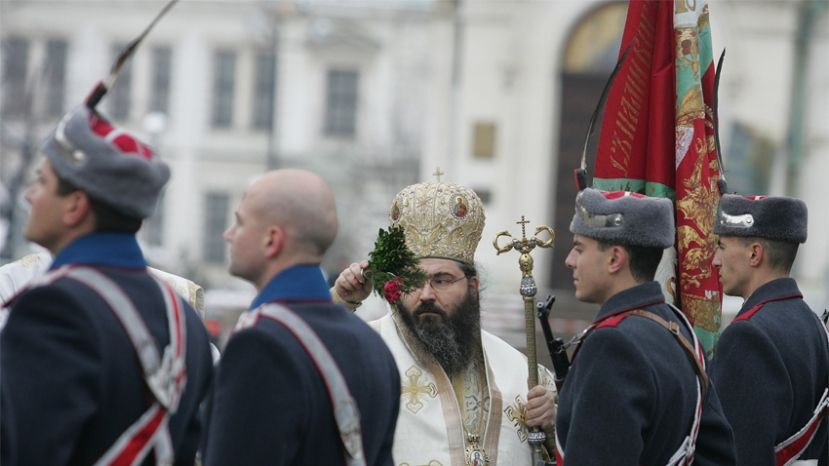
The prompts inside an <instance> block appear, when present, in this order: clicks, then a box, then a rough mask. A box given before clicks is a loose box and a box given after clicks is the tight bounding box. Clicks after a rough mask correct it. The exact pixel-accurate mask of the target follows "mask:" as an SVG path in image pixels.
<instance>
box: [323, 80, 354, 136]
mask: <svg viewBox="0 0 829 466" xmlns="http://www.w3.org/2000/svg"><path fill="white" fill-rule="evenodd" d="M359 81H360V74H359V73H358V72H357V70H346V69H332V70H328V83H327V99H326V108H325V134H326V135H327V136H336V137H348V138H351V137H354V131H355V127H356V119H357V88H358V84H359Z"/></svg>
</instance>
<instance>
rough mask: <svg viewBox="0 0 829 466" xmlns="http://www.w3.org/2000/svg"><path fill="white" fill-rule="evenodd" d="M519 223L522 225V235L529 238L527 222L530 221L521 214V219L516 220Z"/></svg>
mask: <svg viewBox="0 0 829 466" xmlns="http://www.w3.org/2000/svg"><path fill="white" fill-rule="evenodd" d="M515 223H516V224H517V225H521V237H522V238H524V239H527V224H528V223H530V221H529V220H527V219H525V218H524V216H523V215H522V216H521V221H519V222H515Z"/></svg>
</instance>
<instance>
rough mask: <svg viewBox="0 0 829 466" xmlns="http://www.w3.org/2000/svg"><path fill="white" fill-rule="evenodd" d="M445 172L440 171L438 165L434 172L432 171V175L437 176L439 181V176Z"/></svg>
mask: <svg viewBox="0 0 829 466" xmlns="http://www.w3.org/2000/svg"><path fill="white" fill-rule="evenodd" d="M445 174H446V173H443V172H442V171H440V167H438V168H437V170H435V172H434V173H432V176H434V177H435V178H437V179H438V183H440V177H441V176H443V175H445Z"/></svg>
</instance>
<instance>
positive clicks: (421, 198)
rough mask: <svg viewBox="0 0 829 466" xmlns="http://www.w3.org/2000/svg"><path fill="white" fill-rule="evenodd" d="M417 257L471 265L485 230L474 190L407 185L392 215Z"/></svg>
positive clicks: (429, 184) (445, 185)
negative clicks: (450, 260)
mask: <svg viewBox="0 0 829 466" xmlns="http://www.w3.org/2000/svg"><path fill="white" fill-rule="evenodd" d="M389 215H390V217H391V221H392V224H393V225H398V226H400V227H402V228H403V231H404V233H405V236H406V246H408V247H409V249H410V250H411V251H412V252H413V253H414V255H415V256H416V257H418V258H421V257H441V258H445V259H454V260H456V261H460V262H466V263H467V264H472V263H473V262H474V259H475V249H476V248H477V247H478V242H480V241H481V233H482V232H483V229H484V207H483V203H482V202H481V198H479V197H478V195H477V194H475V191H473V190H471V189H469V188H467V187H466V186H460V185H457V184H450V183H441V182H440V181H429V182H425V183H418V184H413V185H411V186H407V187H405V188H403V190H402V191H400V192H399V193H398V194H397V196H395V198H394V201H393V202H392V204H391V211H390V212H389Z"/></svg>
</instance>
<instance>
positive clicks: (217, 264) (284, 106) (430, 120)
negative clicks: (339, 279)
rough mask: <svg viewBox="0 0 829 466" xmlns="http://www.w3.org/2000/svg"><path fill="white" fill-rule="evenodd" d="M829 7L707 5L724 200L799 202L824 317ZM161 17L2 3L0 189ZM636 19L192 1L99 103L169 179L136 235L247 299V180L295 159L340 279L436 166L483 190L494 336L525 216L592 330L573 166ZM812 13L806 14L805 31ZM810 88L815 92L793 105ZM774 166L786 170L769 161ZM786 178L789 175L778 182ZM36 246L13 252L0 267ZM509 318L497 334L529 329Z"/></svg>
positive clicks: (568, 317)
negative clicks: (550, 243)
mask: <svg viewBox="0 0 829 466" xmlns="http://www.w3.org/2000/svg"><path fill="white" fill-rule="evenodd" d="M678 1H683V0H678ZM824 3H825V2H821V1H797V2H795V1H782V0H780V1H778V0H757V1H745V0H719V1H718V0H712V1H710V10H711V21H712V33H713V45H714V53H715V54H716V55H718V54H719V52H720V51H721V50H722V49H723V48H727V49H728V55H727V58H726V65H725V71H724V74H723V78H722V83H721V85H720V102H721V104H720V118H721V136H722V141H723V148H724V152H725V163H726V166H727V168H728V169H729V174H732V176H733V178H732V180H733V181H732V182H733V183H735V184H734V185H733V186H732V187H733V189H739V190H741V191H743V190H745V191H751V192H763V191H770V190H771V191H772V192H775V191H776V192H775V193H776V194H791V195H796V196H799V197H802V198H803V199H804V200H805V201H806V202H807V204H808V206H809V209H810V212H811V216H810V222H809V223H810V224H809V229H810V230H809V237H810V240H809V242H808V243H807V244H806V245H805V246H804V247H803V249H802V252H801V254H800V258H799V259H798V262H797V264H796V270H795V274H796V275H797V277H798V278H799V280H800V281H801V284H802V285H803V287H804V291H806V294H807V299H808V300H809V301H810V303H811V304H812V305H813V306H815V307H816V308H822V307H825V303H826V300H827V295H826V291H825V290H826V288H827V286H828V285H829V240H827V239H826V235H825V234H824V232H825V231H826V229H827V227H829V225H828V224H827V223H829V220H828V219H829V216H827V215H826V214H827V213H829V212H827V204H826V202H825V200H824V199H825V194H824V192H823V191H822V189H821V188H822V184H823V183H824V182H825V178H826V175H827V174H829V125H827V123H826V122H827V121H829V115H827V111H829V110H827V109H828V108H829V105H827V104H829V69H827V68H829V65H828V64H827V62H826V60H825V58H821V57H825V56H826V53H827V52H829V32H827V29H828V28H829V25H827V22H828V21H827V16H828V15H827V12H826V8H824V7H823V6H822V5H823V4H824ZM160 7H161V2H159V1H156V0H110V1H106V2H104V1H100V2H99V1H86V0H48V1H46V0H5V1H3V2H0V26H2V27H1V28H0V30H2V33H0V34H2V36H1V38H2V42H3V47H2V60H0V62H2V64H0V66H2V76H3V93H2V101H0V114H2V133H0V136H2V140H0V143H2V147H0V151H2V152H0V157H2V159H0V181H2V182H3V183H4V184H6V186H7V187H9V186H13V185H15V176H17V175H18V174H19V173H20V170H19V168H20V167H21V166H22V165H25V163H24V164H21V161H24V162H25V161H26V160H27V157H29V156H30V155H31V154H33V152H34V150H33V148H34V149H36V144H37V142H38V141H39V140H40V139H42V138H43V137H45V136H46V134H47V132H48V130H49V128H50V127H51V126H53V125H54V124H55V122H56V121H57V119H58V118H59V117H60V115H61V114H62V113H63V112H65V111H67V110H68V109H69V108H71V107H72V106H74V105H77V104H79V103H80V102H81V101H82V99H83V97H84V96H85V94H86V93H87V92H88V91H89V90H90V89H91V88H92V85H93V83H94V82H96V81H97V80H99V79H101V78H102V77H103V76H105V75H106V73H107V70H108V67H109V65H110V64H111V62H112V59H113V58H114V56H115V54H116V53H117V51H118V50H119V49H120V48H121V47H123V45H124V44H125V43H126V42H127V41H129V40H130V39H132V38H133V37H134V36H135V35H136V34H137V33H138V32H139V31H140V30H141V28H143V27H144V25H145V24H146V23H148V22H149V20H150V19H151V18H152V17H153V15H154V14H155V12H156V11H157V10H158V9H159V8H160ZM810 8H814V10H810ZM625 12H626V3H624V2H604V1H594V0H583V1H563V0H561V1H560V0H550V1H538V0H532V1H530V0H505V1H484V0H478V1H436V2H428V1H408V2H368V1H349V2H317V1H305V2H298V1H288V0H285V1H277V0H263V1H220V0H214V1H187V0H184V1H182V2H180V3H179V4H178V5H177V6H176V7H175V8H174V9H173V10H172V12H171V13H170V14H169V15H168V17H166V18H165V19H164V20H163V21H162V22H161V23H160V24H159V26H158V27H157V29H156V30H155V31H154V32H153V33H152V34H151V35H150V36H149V38H148V39H147V42H146V44H145V45H144V46H143V48H142V49H141V50H140V51H139V53H138V54H137V56H136V57H135V60H134V62H133V63H132V65H131V67H130V69H129V71H128V72H127V73H126V74H125V75H124V76H122V77H121V78H120V80H119V82H118V83H117V84H116V87H115V89H114V90H113V91H112V93H111V95H109V96H108V97H107V98H106V101H105V105H104V107H103V108H104V109H105V111H106V112H107V113H108V114H109V115H110V116H111V117H113V119H114V120H115V121H117V122H119V123H121V124H124V125H126V126H127V127H129V128H131V129H133V130H135V131H137V132H139V133H143V134H144V135H145V137H146V138H147V139H149V140H150V141H151V142H152V143H153V144H154V145H155V146H156V147H157V149H158V150H159V151H160V152H161V153H162V154H163V155H164V157H166V159H167V160H168V161H169V162H170V164H171V165H172V169H173V178H172V180H171V183H170V185H169V187H168V188H167V191H166V193H165V195H164V198H163V201H162V205H161V206H160V209H159V212H158V213H157V215H156V216H155V217H154V218H153V219H152V220H151V221H149V222H148V223H147V225H146V226H145V228H144V230H143V231H142V240H143V241H144V243H145V244H146V245H147V249H148V251H149V253H148V255H149V257H150V258H151V260H152V261H153V262H154V263H155V265H157V266H159V267H161V268H164V269H166V270H169V271H171V272H176V273H179V274H182V275H185V276H187V277H188V278H191V279H193V280H196V281H199V282H200V283H202V284H203V285H204V286H205V287H206V288H208V289H210V288H239V289H243V290H245V289H246V288H244V287H243V286H241V285H240V284H239V283H238V282H236V281H233V280H231V279H230V278H229V277H228V276H227V273H226V272H225V263H226V252H225V251H226V247H225V244H224V241H223V240H222V237H221V233H222V231H223V230H224V229H225V228H226V227H227V225H228V224H229V223H230V222H232V219H233V210H234V208H235V206H236V205H237V204H238V201H239V199H240V197H241V195H242V193H243V191H244V188H245V186H246V184H247V183H248V181H249V180H250V179H251V178H252V177H253V176H255V175H257V174H259V173H262V172H263V171H264V170H266V169H268V168H272V167H286V166H294V167H295V166H300V167H307V168H310V169H313V170H316V171H318V172H320V173H321V174H322V175H323V176H324V177H325V178H326V179H327V180H328V181H329V182H331V184H332V185H333V187H334V189H335V191H336V192H337V194H338V203H339V204H338V208H339V211H340V216H341V219H342V231H341V234H340V236H339V238H338V240H337V243H336V246H335V250H334V251H332V254H331V257H330V258H329V263H327V264H326V265H327V266H328V267H329V268H330V270H332V272H333V271H336V270H339V269H341V268H342V267H343V266H344V265H346V264H348V263H349V262H351V261H354V260H359V259H361V258H364V257H365V255H366V254H367V252H368V251H369V250H370V249H371V247H372V243H373V241H374V238H375V235H376V231H377V229H378V228H379V227H383V226H385V225H386V223H387V209H388V206H389V203H390V201H391V199H392V197H393V195H394V194H395V193H396V192H397V191H398V190H399V189H400V188H402V187H403V186H405V185H407V184H410V183H412V182H416V181H422V180H426V179H429V178H431V177H432V173H433V172H435V171H436V169H437V168H438V167H439V168H440V169H441V172H443V173H444V175H443V176H442V178H443V179H444V180H448V181H451V182H458V183H462V184H466V185H469V186H471V187H473V188H474V189H475V190H476V191H477V192H478V193H479V194H480V195H481V197H482V198H483V200H484V202H485V204H486V209H487V222H486V228H485V230H484V240H483V241H482V242H481V245H480V247H479V250H478V254H477V259H478V261H479V262H480V265H481V269H482V274H483V277H484V280H485V283H486V285H487V291H485V295H484V296H485V299H489V300H490V301H489V302H488V304H489V306H488V305H487V303H485V305H484V309H490V310H492V312H490V316H489V317H487V316H485V324H486V321H487V320H486V319H491V321H492V322H496V321H497V322H501V321H502V320H503V319H504V317H503V315H505V313H506V312H507V311H508V312H513V311H515V310H519V309H520V307H521V302H520V298H519V297H518V296H517V289H518V281H519V277H520V273H519V271H518V268H517V256H515V257H509V256H499V257H496V256H495V254H494V252H495V251H494V249H493V247H492V245H491V240H492V239H493V238H494V236H495V234H496V233H497V232H499V231H501V230H504V229H507V230H510V231H511V232H512V233H513V234H520V231H519V226H518V225H516V224H515V222H516V221H517V220H519V218H520V216H521V215H525V216H526V217H527V218H528V219H529V220H530V221H531V225H530V227H533V226H535V225H537V224H542V223H544V224H549V225H550V226H554V227H555V228H556V230H557V232H558V236H559V238H558V240H557V241H556V248H555V250H554V251H553V252H549V251H538V252H537V253H535V257H536V267H535V273H536V278H537V279H538V282H539V285H540V287H541V289H542V293H544V292H546V291H548V290H554V291H555V292H556V293H557V294H558V295H559V301H560V302H563V305H559V306H560V307H561V308H562V309H566V311H561V312H560V313H559V315H560V316H561V319H560V320H557V321H555V322H557V323H558V324H559V330H561V331H566V332H572V331H575V330H578V328H579V327H581V326H583V325H584V324H585V321H586V320H587V319H589V318H590V310H591V309H593V308H590V307H584V306H578V305H577V303H575V300H574V299H573V298H572V285H571V283H570V279H569V273H568V272H567V270H566V269H565V268H564V267H563V260H564V257H565V256H566V254H567V251H568V249H569V241H570V239H569V235H568V233H567V231H566V230H567V224H568V222H569V217H570V216H571V215H572V201H573V197H574V196H575V187H574V185H573V182H572V181H571V176H570V172H571V170H572V168H574V167H575V166H576V165H577V164H578V158H579V156H580V152H581V147H582V143H583V141H584V133H585V130H586V126H587V121H588V118H589V115H590V113H591V112H592V111H593V109H594V107H595V105H596V101H597V99H598V95H599V93H600V91H601V87H602V86H603V85H604V82H605V80H606V78H607V75H608V73H609V72H610V69H612V67H613V64H614V63H615V59H616V56H617V54H618V49H619V41H620V36H621V32H622V28H623V25H624V19H625ZM804 12H810V15H807V16H808V17H811V19H812V21H811V23H809V24H808V25H807V26H808V28H807V29H808V30H809V31H810V32H809V35H808V37H805V38H804V37H803V30H804V23H803V20H804ZM804 54H805V56H804ZM804 59H805V61H804ZM45 64H48V66H45ZM800 87H803V88H805V90H806V96H807V99H806V101H805V102H800V103H797V98H796V96H797V89H799V88H800ZM27 96H31V97H32V98H31V99H27ZM793 115H795V116H797V115H799V116H800V117H801V118H800V120H797V119H796V118H794V117H793ZM795 134H799V135H800V136H799V137H800V141H801V144H800V146H797V147H795V146H793V145H792V144H791V141H792V140H793V135H795ZM27 154H28V155H27ZM782 155H785V157H782ZM781 159H783V160H787V161H788V162H786V163H784V164H783V165H781V166H780V167H778V168H777V169H772V168H770V167H772V166H773V165H774V161H775V160H781ZM806 167H808V168H806ZM781 170H783V173H784V174H789V176H783V177H782V178H780V177H777V178H775V177H774V176H773V175H774V174H775V173H779V172H780V171H781ZM0 197H2V196H0ZM0 212H2V211H0ZM23 215H25V214H23ZM17 220H18V221H17V222H16V225H17V228H20V227H19V225H20V221H19V220H20V219H19V218H17ZM25 250H26V248H25V245H22V244H21V243H17V246H16V249H14V250H13V251H10V248H7V251H6V254H7V256H6V257H4V258H3V259H4V260H8V259H9V258H11V257H15V256H19V255H22V254H23V253H25ZM247 293H250V290H249V289H247ZM539 297H542V296H539ZM513 298H514V305H511V304H510V303H511V302H512V301H511V299H513ZM374 306H375V307H376V309H377V310H376V312H382V310H379V304H377V303H375V304H374ZM559 306H557V307H559ZM369 307H372V306H369ZM501 309H503V310H504V312H503V313H502V312H500V311H499V310H501ZM368 312H369V313H371V312H374V311H372V310H369V311H368ZM517 312H518V314H516V316H515V320H514V321H513V320H511V318H509V317H508V318H506V320H507V322H506V323H503V322H502V323H498V324H497V325H503V326H504V327H511V326H513V323H514V322H517V325H520V324H521V315H520V311H517ZM556 312H557V311H556V310H554V314H556ZM510 315H511V314H510ZM515 338H516V339H518V340H515V339H512V338H511V341H512V342H514V343H516V344H518V345H520V344H521V342H520V335H516V336H515Z"/></svg>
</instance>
